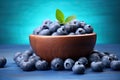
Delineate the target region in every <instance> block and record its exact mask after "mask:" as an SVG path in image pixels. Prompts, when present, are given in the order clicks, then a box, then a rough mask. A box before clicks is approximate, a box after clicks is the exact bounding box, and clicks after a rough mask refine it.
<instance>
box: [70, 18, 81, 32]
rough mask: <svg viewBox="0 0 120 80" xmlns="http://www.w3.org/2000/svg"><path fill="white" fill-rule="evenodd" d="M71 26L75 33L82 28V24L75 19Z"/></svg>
mask: <svg viewBox="0 0 120 80" xmlns="http://www.w3.org/2000/svg"><path fill="white" fill-rule="evenodd" d="M69 25H70V26H71V30H72V31H73V32H74V31H76V29H77V28H81V23H80V21H78V20H76V19H74V20H72V21H71V22H70V23H69Z"/></svg>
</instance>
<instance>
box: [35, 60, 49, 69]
mask: <svg viewBox="0 0 120 80" xmlns="http://www.w3.org/2000/svg"><path fill="white" fill-rule="evenodd" d="M35 67H36V69H37V70H48V69H49V66H48V62H46V61H45V60H38V61H37V62H36V63H35Z"/></svg>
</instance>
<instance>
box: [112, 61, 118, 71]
mask: <svg viewBox="0 0 120 80" xmlns="http://www.w3.org/2000/svg"><path fill="white" fill-rule="evenodd" d="M110 67H111V69H113V70H120V61H119V60H118V61H115V60H114V61H112V62H111V64H110Z"/></svg>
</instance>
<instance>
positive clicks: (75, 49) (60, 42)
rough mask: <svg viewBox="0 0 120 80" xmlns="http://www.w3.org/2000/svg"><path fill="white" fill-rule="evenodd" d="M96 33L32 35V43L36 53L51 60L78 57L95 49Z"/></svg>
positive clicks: (86, 54)
mask: <svg viewBox="0 0 120 80" xmlns="http://www.w3.org/2000/svg"><path fill="white" fill-rule="evenodd" d="M96 37H97V36H96V33H91V34H83V35H70V36H68V35H63V36H40V35H30V36H29V39H30V44H31V47H32V48H33V50H34V52H35V53H36V55H38V56H40V57H41V58H42V59H45V60H46V61H48V62H50V61H51V60H52V59H54V58H56V57H59V58H62V59H66V58H72V59H75V60H76V59H78V58H79V57H82V56H88V55H89V54H90V53H91V52H92V50H93V49H94V46H95V43H96Z"/></svg>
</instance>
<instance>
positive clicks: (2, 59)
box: [0, 57, 7, 68]
mask: <svg viewBox="0 0 120 80" xmlns="http://www.w3.org/2000/svg"><path fill="white" fill-rule="evenodd" d="M6 63H7V60H6V58H5V57H0V68H3V67H4V66H5V64H6Z"/></svg>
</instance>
